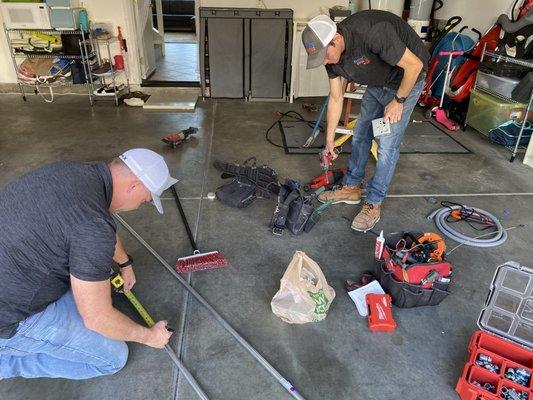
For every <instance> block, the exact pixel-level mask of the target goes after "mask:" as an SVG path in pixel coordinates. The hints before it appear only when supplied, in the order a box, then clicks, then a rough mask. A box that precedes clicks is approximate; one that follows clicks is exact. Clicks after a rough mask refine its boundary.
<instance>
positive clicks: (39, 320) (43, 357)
mask: <svg viewBox="0 0 533 400" xmlns="http://www.w3.org/2000/svg"><path fill="white" fill-rule="evenodd" d="M127 359H128V346H127V345H126V343H125V342H123V341H119V340H112V339H107V338H105V337H104V336H102V335H100V334H99V333H96V332H94V331H91V330H89V329H87V328H86V327H85V326H84V324H83V320H82V318H81V316H80V314H79V312H78V308H77V307H76V303H75V302H74V297H73V296H72V291H70V290H69V291H68V292H67V293H65V294H64V295H63V296H62V297H61V298H60V299H59V300H57V301H56V302H55V303H52V304H50V305H49V306H48V307H46V309H44V310H43V311H41V312H40V313H37V314H34V315H32V316H30V317H28V318H27V319H26V320H24V321H23V322H21V323H20V325H19V327H18V329H17V332H16V333H15V335H14V336H13V337H11V338H9V339H0V378H11V377H15V376H22V377H24V378H39V377H49V378H68V379H86V378H92V377H95V376H99V375H109V374H114V373H115V372H117V371H120V370H121V369H122V367H124V365H125V364H126V360H127Z"/></svg>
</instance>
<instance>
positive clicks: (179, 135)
mask: <svg viewBox="0 0 533 400" xmlns="http://www.w3.org/2000/svg"><path fill="white" fill-rule="evenodd" d="M196 132H198V128H193V127H192V126H191V127H189V128H187V129H185V130H184V131H179V132H173V133H170V134H168V135H167V136H165V137H164V138H163V139H161V140H162V141H163V142H165V143H166V144H168V145H169V146H170V147H172V148H173V149H175V148H176V147H178V146H179V145H181V144H183V142H185V141H186V140H188V139H189V137H190V136H191V135H194V134H195V133H196Z"/></svg>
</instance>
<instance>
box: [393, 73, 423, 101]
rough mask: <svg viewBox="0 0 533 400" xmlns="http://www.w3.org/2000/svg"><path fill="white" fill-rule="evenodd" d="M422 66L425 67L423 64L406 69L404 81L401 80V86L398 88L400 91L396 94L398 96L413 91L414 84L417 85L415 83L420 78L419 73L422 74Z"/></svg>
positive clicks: (406, 94) (403, 95)
mask: <svg viewBox="0 0 533 400" xmlns="http://www.w3.org/2000/svg"><path fill="white" fill-rule="evenodd" d="M422 68H423V67H422V66H415V67H412V68H406V69H404V71H403V78H402V81H401V82H400V87H399V88H398V91H397V92H396V95H397V96H398V97H407V96H409V93H411V90H412V89H413V86H415V83H416V81H417V79H418V75H420V72H421V71H422Z"/></svg>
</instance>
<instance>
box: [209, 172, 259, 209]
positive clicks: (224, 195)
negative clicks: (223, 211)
mask: <svg viewBox="0 0 533 400" xmlns="http://www.w3.org/2000/svg"><path fill="white" fill-rule="evenodd" d="M255 191H256V188H255V186H252V185H248V184H246V183H242V182H239V181H238V180H237V179H233V180H232V181H231V182H230V183H226V184H225V185H222V186H220V187H219V188H217V190H216V191H215V195H216V196H217V199H218V200H220V202H221V203H222V204H226V205H227V206H230V207H235V208H245V207H248V206H249V205H251V204H252V203H253V201H254V200H255V199H256V195H255Z"/></svg>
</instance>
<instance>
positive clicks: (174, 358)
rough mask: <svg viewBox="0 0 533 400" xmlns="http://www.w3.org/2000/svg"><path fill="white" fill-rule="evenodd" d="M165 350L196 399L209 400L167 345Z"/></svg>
mask: <svg viewBox="0 0 533 400" xmlns="http://www.w3.org/2000/svg"><path fill="white" fill-rule="evenodd" d="M165 350H166V351H167V354H168V356H169V357H170V359H171V360H172V361H173V362H174V364H176V367H178V369H179V370H180V371H181V373H182V374H183V376H184V377H185V379H187V382H189V383H190V385H191V387H192V388H193V390H194V392H195V393H196V394H197V395H198V397H199V398H200V399H202V400H209V397H207V395H206V394H205V392H204V391H203V390H202V388H201V387H200V385H199V384H198V382H197V381H196V379H195V378H194V376H193V375H192V374H191V373H190V372H189V370H188V369H187V368H185V365H183V363H182V362H181V360H180V359H179V357H178V355H177V354H176V353H175V352H174V350H172V347H170V345H169V344H166V345H165Z"/></svg>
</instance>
